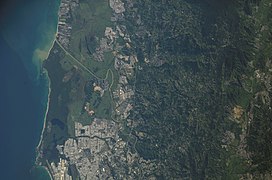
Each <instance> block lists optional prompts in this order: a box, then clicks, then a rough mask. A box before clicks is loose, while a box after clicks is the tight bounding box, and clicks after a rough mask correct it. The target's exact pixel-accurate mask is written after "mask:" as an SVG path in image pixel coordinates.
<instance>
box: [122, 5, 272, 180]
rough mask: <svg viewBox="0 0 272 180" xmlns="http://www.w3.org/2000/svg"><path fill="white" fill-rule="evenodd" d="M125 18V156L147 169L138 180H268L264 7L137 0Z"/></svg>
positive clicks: (268, 61)
mask: <svg viewBox="0 0 272 180" xmlns="http://www.w3.org/2000/svg"><path fill="white" fill-rule="evenodd" d="M128 4H129V3H126V6H128ZM127 9H128V11H126V12H125V17H126V21H125V22H126V27H127V29H128V30H129V32H130V34H133V37H132V43H133V47H134V48H133V49H130V51H135V52H136V53H137V57H138V59H139V67H138V68H137V75H136V79H135V91H136V92H135V99H134V106H135V109H134V110H133V113H131V115H130V118H132V119H134V121H136V122H137V126H136V127H134V128H133V129H130V131H131V132H132V134H133V135H134V136H135V137H136V138H137V139H138V141H137V143H136V144H135V150H136V151H137V152H138V153H139V154H140V155H141V156H142V157H144V158H145V159H147V160H150V161H154V162H156V167H153V168H154V171H152V173H150V174H148V173H147V174H146V176H155V177H156V178H162V179H165V178H166V179H169V178H170V177H171V178H184V179H186V178H192V179H222V178H223V179H239V178H245V179H248V178H250V177H254V178H257V179H258V178H261V177H264V176H265V177H269V173H270V171H271V168H272V167H271V166H272V155H271V148H272V144H271V140H270V137H271V133H272V130H271V127H272V126H271V125H272V124H271V117H272V110H271V82H272V79H271V77H272V76H271V71H272V57H271V56H272V51H271V50H272V44H271V42H272V33H271V27H272V21H271V19H272V11H271V9H272V1H271V0H262V1H249V0H244V1H242V0H240V1H215V0H205V1H200V0H192V1H190V0H180V1H176V0H167V1H166V0H161V1H154V0H139V1H137V3H136V4H135V6H134V8H130V9H129V8H127ZM127 128H129V127H127ZM139 134H140V135H139ZM123 136H124V137H123V138H124V139H125V138H126V137H125V135H123ZM128 141H129V140H128ZM130 143H131V144H134V139H133V141H131V142H130Z"/></svg>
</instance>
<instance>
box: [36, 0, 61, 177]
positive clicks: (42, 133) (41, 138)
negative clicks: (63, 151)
mask: <svg viewBox="0 0 272 180" xmlns="http://www.w3.org/2000/svg"><path fill="white" fill-rule="evenodd" d="M60 4H61V0H60V2H59V6H58V13H59V9H60ZM58 13H57V14H58ZM57 18H58V19H57V23H56V24H57V27H56V33H55V35H54V39H53V40H52V42H51V46H50V48H49V50H48V52H47V55H46V57H45V59H43V60H41V61H40V63H41V68H42V72H43V73H45V76H46V78H47V80H48V96H47V104H46V111H45V115H44V119H43V128H42V132H41V135H40V140H39V143H38V145H37V146H36V152H37V154H36V160H35V165H38V166H41V167H42V168H44V169H45V170H46V171H47V173H48V175H49V176H50V179H51V180H53V179H54V178H53V176H52V174H51V171H50V169H49V168H50V167H48V166H50V165H49V163H48V162H47V166H46V165H41V163H40V162H39V158H40V157H41V156H40V155H41V154H40V153H41V152H40V151H41V149H42V142H43V138H44V132H45V129H46V123H47V114H48V111H49V104H50V95H51V82H50V78H49V76H48V71H47V70H46V69H45V68H44V67H43V63H44V61H46V60H47V59H48V57H49V55H50V53H51V51H52V49H53V47H54V45H55V43H56V40H57V35H58V32H59V30H58V23H59V16H57Z"/></svg>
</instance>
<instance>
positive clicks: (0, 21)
mask: <svg viewBox="0 0 272 180" xmlns="http://www.w3.org/2000/svg"><path fill="white" fill-rule="evenodd" d="M59 3H60V2H59V0H28V1H27V0H11V1H7V2H6V3H5V2H4V3H3V2H2V3H1V4H0V5H1V6H0V83H1V85H0V123H1V125H0V162H1V165H0V172H1V173H0V179H7V180H13V179H16V180H24V179H26V180H29V179H48V175H47V174H46V173H45V172H44V170H43V169H41V168H36V170H35V171H34V170H33V169H32V170H31V167H32V166H33V165H34V161H35V155H36V154H35V148H36V146H37V144H38V142H39V139H40V135H41V131H42V126H43V120H44V115H45V111H46V105H47V97H48V79H47V77H46V75H45V73H42V69H41V60H43V59H44V58H46V56H47V52H48V50H49V48H50V46H51V44H52V41H53V39H54V35H55V33H56V26H57V11H58V6H59ZM30 171H31V172H32V175H31V173H30ZM34 175H35V177H33V176H34ZM38 176H39V177H38Z"/></svg>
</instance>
